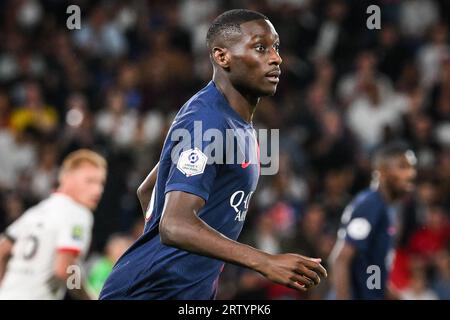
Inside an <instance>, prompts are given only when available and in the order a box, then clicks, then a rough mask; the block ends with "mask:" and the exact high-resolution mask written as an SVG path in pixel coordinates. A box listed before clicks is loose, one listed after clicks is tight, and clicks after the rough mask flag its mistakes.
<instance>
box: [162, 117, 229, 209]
mask: <svg viewBox="0 0 450 320" xmlns="http://www.w3.org/2000/svg"><path fill="white" fill-rule="evenodd" d="M177 121H178V120H177ZM179 121H180V123H181V124H182V125H181V126H179V127H178V128H177V129H181V130H180V131H178V133H177V134H176V135H175V137H178V138H180V139H179V141H178V142H176V143H174V144H173V148H172V150H171V157H170V158H171V159H170V160H169V161H170V162H171V164H170V169H169V174H168V178H167V182H166V185H165V193H167V192H170V191H184V192H188V193H191V194H194V195H197V196H199V197H201V198H203V199H204V200H205V201H207V200H208V198H209V193H210V191H211V189H212V186H213V184H214V180H215V178H216V176H217V173H218V170H219V168H220V163H217V161H214V160H213V159H212V157H211V155H214V154H217V153H215V152H212V150H213V149H215V150H216V151H219V149H221V150H222V151H221V152H222V154H223V150H224V147H223V144H224V143H221V141H222V142H223V140H220V139H214V138H212V139H211V140H210V141H208V139H203V138H202V137H203V136H204V134H205V132H207V131H209V133H213V135H214V134H216V135H219V134H220V135H221V136H222V137H224V132H225V126H224V124H223V122H222V121H221V117H220V115H219V116H218V115H215V116H214V115H213V114H209V115H208V114H202V116H197V117H194V116H190V117H186V118H185V119H180V120H179ZM172 132H173V131H172ZM206 136H208V134H207V135H206ZM199 137H200V139H199ZM170 138H171V137H170V136H169V137H168V139H170ZM223 139H224V138H223Z"/></svg>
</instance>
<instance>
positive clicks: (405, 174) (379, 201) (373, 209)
mask: <svg viewBox="0 0 450 320" xmlns="http://www.w3.org/2000/svg"><path fill="white" fill-rule="evenodd" d="M415 163H416V158H415V155H414V153H413V152H412V151H411V150H409V149H408V148H407V146H405V145H403V144H402V143H399V142H395V143H391V144H389V145H387V146H385V147H384V148H382V149H380V150H379V151H378V152H377V153H376V155H375V158H374V172H373V173H374V181H373V185H372V187H371V188H370V189H367V190H364V191H362V192H360V193H359V194H358V195H357V196H356V197H355V198H354V199H353V201H352V202H351V203H350V204H349V205H348V206H347V208H346V209H345V210H344V213H343V215H342V219H341V223H342V225H341V228H340V229H339V231H338V241H337V242H336V245H335V248H334V249H333V252H332V254H331V264H332V273H333V276H332V280H333V284H334V286H335V290H336V292H335V293H336V298H337V299H385V298H386V283H387V279H388V274H389V268H390V263H391V261H392V258H393V257H392V253H393V245H394V236H395V234H396V231H397V229H398V223H397V221H398V218H397V214H396V210H395V205H396V204H397V202H398V201H399V200H401V198H402V197H403V196H404V195H405V194H406V193H409V192H411V191H412V190H413V188H414V179H415V176H416V169H415ZM378 271H379V272H378ZM372 276H373V277H378V276H379V279H375V278H370V277H372ZM369 278H370V279H369Z"/></svg>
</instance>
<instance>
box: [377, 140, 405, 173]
mask: <svg viewBox="0 0 450 320" xmlns="http://www.w3.org/2000/svg"><path fill="white" fill-rule="evenodd" d="M408 151H410V152H412V150H411V148H410V147H409V146H408V144H406V143H405V142H403V141H393V142H390V143H388V144H386V145H383V146H381V147H380V148H378V150H376V151H375V154H374V157H373V166H374V167H375V168H376V167H379V166H380V165H381V164H382V163H383V162H385V161H386V160H390V159H392V158H394V157H398V156H401V155H404V154H405V153H406V152H408Z"/></svg>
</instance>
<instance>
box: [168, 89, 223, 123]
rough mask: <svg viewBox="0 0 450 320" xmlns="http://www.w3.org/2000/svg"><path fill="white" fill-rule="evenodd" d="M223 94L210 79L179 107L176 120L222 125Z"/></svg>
mask: <svg viewBox="0 0 450 320" xmlns="http://www.w3.org/2000/svg"><path fill="white" fill-rule="evenodd" d="M223 99H224V98H223V96H221V94H220V92H219V91H218V90H217V88H216V87H215V85H214V83H213V82H212V81H211V82H210V83H209V84H208V85H207V86H205V87H204V88H202V89H201V90H200V91H198V92H197V93H196V94H195V95H193V96H192V97H191V98H190V99H189V100H188V101H187V102H186V103H185V104H184V105H183V107H182V108H181V109H180V111H179V112H178V114H177V117H176V119H175V120H176V121H179V122H183V121H184V122H189V121H197V120H198V121H203V122H207V123H212V124H214V125H215V126H220V125H224V124H225V123H226V121H225V114H224V112H223V110H222V108H221V104H222V103H223Z"/></svg>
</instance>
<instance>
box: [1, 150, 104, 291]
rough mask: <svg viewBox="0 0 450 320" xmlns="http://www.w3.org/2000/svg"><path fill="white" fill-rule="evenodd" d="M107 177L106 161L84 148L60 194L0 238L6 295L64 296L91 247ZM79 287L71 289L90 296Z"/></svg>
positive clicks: (71, 158)
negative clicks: (71, 268)
mask: <svg viewBox="0 0 450 320" xmlns="http://www.w3.org/2000/svg"><path fill="white" fill-rule="evenodd" d="M105 178H106V161H105V159H104V158H103V157H102V156H101V155H99V154H98V153H95V152H93V151H90V150H86V149H81V150H78V151H75V152H73V153H71V154H69V155H68V156H67V157H66V158H65V160H64V161H63V164H62V167H61V171H60V173H59V187H58V189H57V190H56V192H55V193H53V194H52V195H51V196H50V197H48V198H47V199H45V200H43V201H42V202H40V203H39V204H37V205H36V206H34V207H32V208H30V209H28V210H27V211H26V212H25V213H24V214H23V215H22V216H21V217H20V218H19V219H18V220H17V221H15V222H14V223H12V224H11V225H10V226H9V227H8V228H7V229H6V231H5V233H4V234H3V235H2V236H1V238H0V299H30V300H31V299H33V300H46V299H62V298H63V297H64V294H65V292H66V280H67V278H68V277H69V276H70V275H71V274H73V273H71V272H68V268H69V266H73V265H78V263H79V260H80V259H83V258H84V256H85V255H86V253H87V251H88V249H89V246H90V242H91V233H92V226H93V216H92V212H91V211H92V210H94V209H95V208H96V207H97V204H98V202H99V200H100V198H101V196H102V193H103V186H104V183H105ZM77 276H79V277H81V274H79V275H77ZM80 282H81V280H80ZM77 289H79V290H72V291H71V292H73V293H74V295H75V296H77V297H79V298H88V295H87V294H86V292H85V290H84V289H83V288H82V287H81V288H77Z"/></svg>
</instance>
